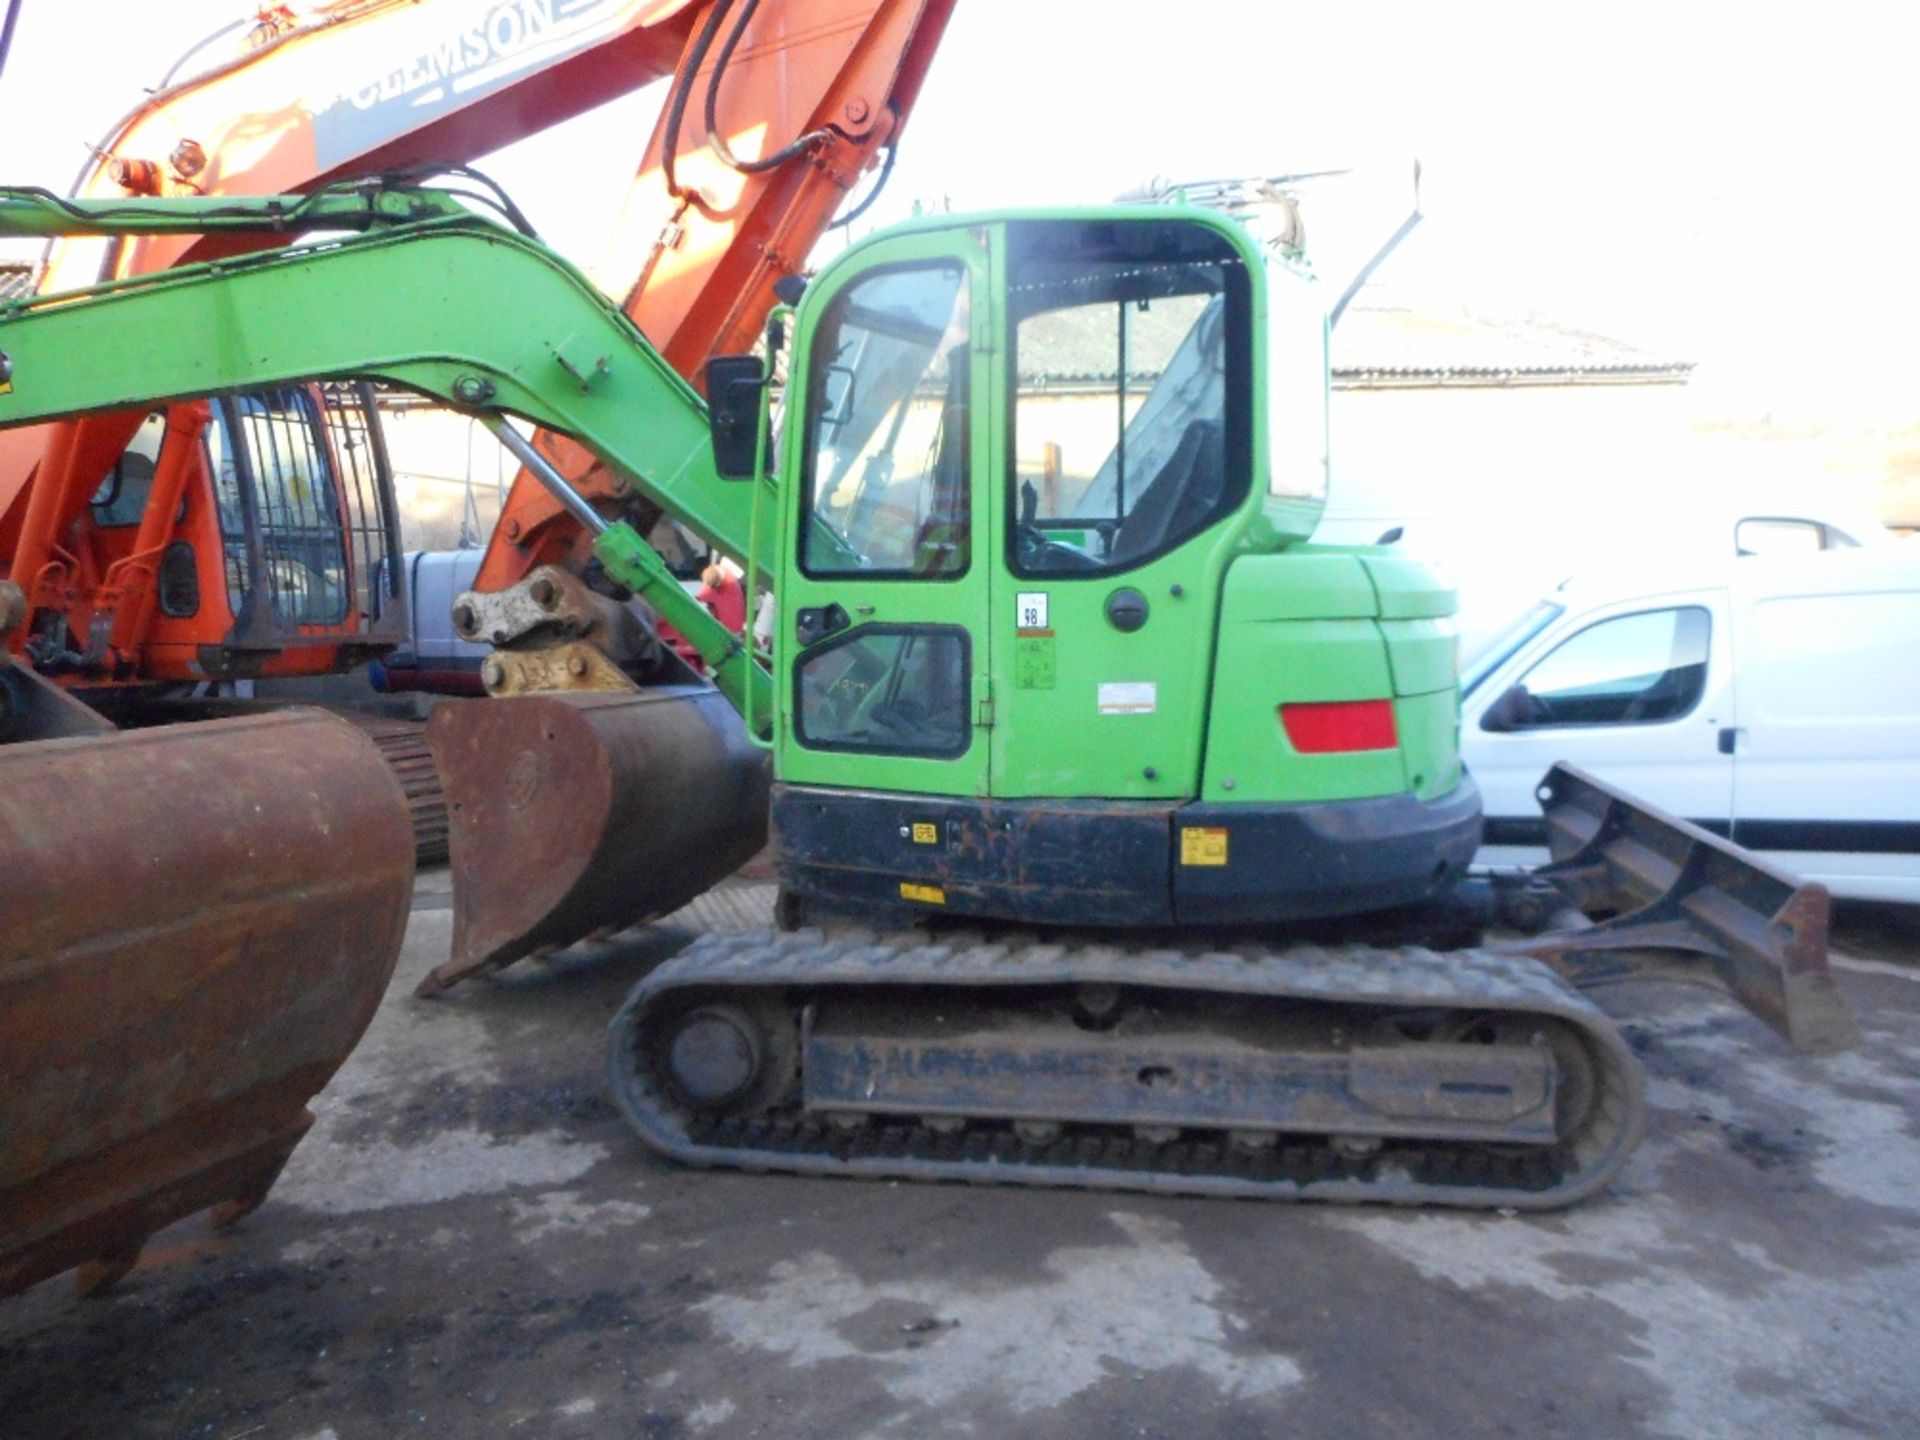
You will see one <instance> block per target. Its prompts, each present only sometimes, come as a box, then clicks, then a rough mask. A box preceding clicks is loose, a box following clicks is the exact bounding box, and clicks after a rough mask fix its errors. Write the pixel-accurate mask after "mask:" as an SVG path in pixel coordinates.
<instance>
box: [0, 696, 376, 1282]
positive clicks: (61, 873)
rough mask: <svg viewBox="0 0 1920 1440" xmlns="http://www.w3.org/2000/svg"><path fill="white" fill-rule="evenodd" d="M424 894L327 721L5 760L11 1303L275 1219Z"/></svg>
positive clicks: (345, 737)
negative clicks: (183, 1241)
mask: <svg viewBox="0 0 1920 1440" xmlns="http://www.w3.org/2000/svg"><path fill="white" fill-rule="evenodd" d="M412 881H413V842H412V837H411V834H410V831H409V827H408V823H407V804H406V799H405V797H404V796H403V795H402V793H401V790H400V786H399V785H398V784H397V783H396V782H395V781H394V779H393V777H392V775H391V774H390V773H389V771H388V769H387V767H386V765H385V764H384V763H383V762H382V761H381V758H380V754H379V751H378V750H377V749H375V747H374V745H373V744H372V743H371V742H370V741H369V740H368V739H367V738H366V737H365V736H363V735H362V734H361V733H360V732H359V731H358V730H356V729H355V728H354V727H353V726H351V725H349V724H347V723H346V722H345V721H342V720H339V719H337V718H335V717H333V716H329V715H325V714H322V713H320V712H317V711H295V710H288V711H282V712H278V713H274V714H266V715H258V716H252V717H248V718H244V719H228V720H210V721H207V722H205V723H204V724H195V725H179V726H162V727H158V728H155V729H150V730H138V731H128V732H122V733H118V734H100V735H85V736H78V737H75V738H70V739H55V740H38V741H29V742H26V743H21V744H15V745H6V746H0V917H4V923H0V1137H4V1138H3V1139H0V1295H6V1294H13V1293H15V1292H18V1291H20V1290H23V1289H25V1288H26V1287H27V1286H29V1285H32V1284H35V1283H36V1282H38V1281H40V1280H42V1279H45V1278H46V1277H48V1276H50V1275H55V1274H58V1273H60V1272H61V1271H63V1270H67V1269H69V1268H71V1267H73V1266H76V1265H79V1266H82V1267H83V1269H82V1271H81V1274H80V1281H81V1288H82V1289H83V1291H84V1290H90V1289H94V1288H97V1287H98V1286H99V1285H101V1284H104V1283H107V1282H110V1281H111V1280H112V1279H114V1278H115V1277H117V1276H118V1275H119V1274H121V1273H123V1272H124V1271H125V1270H126V1269H127V1268H129V1267H130V1266H131V1265H132V1264H133V1262H134V1260H135V1258H136V1257H137V1256H138V1254H139V1252H140V1248H141V1246H142V1245H143V1244H144V1243H145V1241H146V1239H147V1237H148V1236H149V1235H151V1234H152V1233H153V1232H154V1231H156V1230H158V1229H160V1228H161V1227H163V1226H165V1225H168V1224H171V1223H172V1222H173V1221H175V1220H177V1219H179V1218H181V1217H183V1216H185V1215H189V1214H191V1213H193V1212H194V1211H197V1210H200V1209H203V1208H205V1207H207V1206H210V1205H211V1206H217V1207H219V1208H218V1209H217V1210H216V1219H217V1220H231V1219H235V1218H238V1217H239V1216H240V1215H242V1214H245V1213H246V1212H247V1211H248V1210H250V1209H252V1208H253V1207H254V1206H256V1205H258V1204H259V1203H260V1202H261V1201H262V1200H263V1199H264V1198H265V1197H266V1194H267V1191H268V1189H269V1188H270V1187H271V1186H272V1184H273V1182H274V1179H275V1177H276V1176H277V1175H278V1174H279V1172H280V1168H281V1166H282V1165H283V1164H284V1163H285V1162H286V1159H287V1156H288V1154H289V1153H290V1152H291V1151H292V1149H293V1147H294V1145H295V1144H296V1143H298V1141H299V1139H300V1137H301V1135H302V1134H303V1133H304V1132H305V1131H306V1129H307V1127H308V1125H310V1124H311V1123H312V1121H313V1115H312V1113H311V1112H310V1111H309V1110H308V1109H307V1101H308V1100H309V1099H310V1098H311V1097H312V1096H313V1095H314V1093H315V1092H316V1091H318V1090H319V1089H320V1088H321V1086H323V1085H325V1084H326V1083H327V1080H328V1079H329V1078H330V1077H331V1076H332V1075H333V1073H334V1071H335V1070H337V1069H338V1068H339V1066H340V1064H341V1062H342V1061H343V1060H345V1059H346V1057H347V1054H348V1052H349V1051H351V1050H352V1049H353V1046H354V1044H355V1042H357V1041H358V1040H359V1038H360V1035H361V1032H362V1031H364V1030H365V1029H366V1026H367V1022H368V1021H369V1020H370V1019H371V1018H372V1016H373V1012H374V1008H375V1006H376V1005H378V1003H379V1001H380V997H381V995H382V993H383V992H384V990H385V988H386V985H387V981H388V979H389V978H390V977H391V975H392V973H393V966H394V962H395V960H396V959H397V958H398V956H399V952H400V940H401V936H402V933H403V932H404V930H405V928H406V922H407V912H408V906H409V901H410V898H411V894H412Z"/></svg>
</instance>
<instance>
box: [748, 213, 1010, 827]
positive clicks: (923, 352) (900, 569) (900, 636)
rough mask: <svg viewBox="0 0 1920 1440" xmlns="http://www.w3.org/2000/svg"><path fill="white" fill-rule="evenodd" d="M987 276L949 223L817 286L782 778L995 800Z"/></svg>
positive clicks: (977, 244)
mask: <svg viewBox="0 0 1920 1440" xmlns="http://www.w3.org/2000/svg"><path fill="white" fill-rule="evenodd" d="M987 273H988V272H987V250H986V246H985V243H984V240H983V239H982V238H981V237H980V236H979V234H978V233H977V232H974V231H959V232H952V231H949V232H944V233H941V234H938V235H922V236H903V237H900V238H899V239H897V240H894V241H892V242H888V243H883V244H881V245H876V246H872V247H868V248H865V249H863V250H862V251H860V252H859V258H858V260H857V261H856V262H854V263H853V264H852V265H851V267H841V268H838V269H836V270H833V271H829V272H828V274H826V275H825V276H823V277H822V278H821V279H820V280H819V281H817V282H816V285H820V286H826V287H830V288H829V289H828V290H827V291H825V292H822V293H823V298H821V299H820V300H819V302H818V304H819V308H817V309H814V308H811V307H809V310H808V321H809V323H808V324H807V325H806V326H803V328H802V330H801V332H800V333H799V335H798V337H797V354H796V357H795V359H796V369H795V374H794V378H793V385H792V390H791V392H790V393H791V394H793V395H794V396H796V397H798V398H799V399H800V401H801V414H800V417H799V419H798V422H797V425H794V426H790V428H789V435H790V436H795V435H797V450H796V452H795V453H793V454H791V455H789V457H788V476H789V478H790V481H791V482H792V483H790V484H788V485H787V486H785V487H783V488H784V492H785V494H786V496H787V508H786V515H785V525H784V527H783V528H784V531H785V534H784V537H783V542H782V543H783V544H784V545H785V546H786V547H788V548H787V556H786V558H787V560H788V562H789V563H787V564H786V565H784V566H782V567H781V568H782V571H783V574H782V577H781V582H780V586H779V599H778V605H777V609H776V614H777V616H778V620H777V626H776V632H775V637H776V638H775V642H774V658H775V673H776V675H777V676H778V677H779V684H780V685H781V686H782V687H783V689H784V692H785V693H784V694H783V696H782V701H783V703H782V705H781V707H780V710H781V717H780V727H779V739H778V746H779V752H778V762H779V764H778V769H779V775H780V778H781V779H782V780H783V781H786V782H789V783H799V784H810V785H834V786H848V787H860V788H870V789H881V790H898V791H909V792H917V793H924V794H943V795H981V794H985V793H986V787H987V746H986V744H985V742H984V740H983V739H982V731H981V729H980V721H981V720H982V719H984V718H987V717H986V716H985V715H984V714H983V710H982V701H983V700H984V699H985V691H986V680H985V677H986V672H987V667H988V654H987V636H986V633H985V629H984V627H983V625H982V621H983V619H984V617H985V614H986V608H987V594H988V584H987V571H988V567H987V566H986V565H985V564H984V563H983V558H982V557H983V555H984V553H985V542H986V517H985V515H984V513H983V512H984V511H985V509H986V508H987V507H985V506H982V505H978V504H976V503H974V502H975V483H974V470H975V465H976V462H977V457H979V456H981V455H983V454H984V453H985V452H986V448H987V447H986V443H985V435H984V426H985V423H986V421H985V416H984V414H983V411H982V407H980V406H976V405H975V404H974V403H973V397H974V396H975V395H976V394H979V393H983V392H984V390H985V381H984V378H983V377H984V373H985V368H986V364H987V355H986V352H987V350H988V349H989V346H988V345H987V343H986V335H987V329H986V324H987V316H986V314H985V312H986V310H987V308H988V307H987V305H986V304H985V295H986V280H987ZM812 298H814V297H810V299H812ZM787 443H788V444H789V445H794V444H796V440H794V439H789V440H788V441H787Z"/></svg>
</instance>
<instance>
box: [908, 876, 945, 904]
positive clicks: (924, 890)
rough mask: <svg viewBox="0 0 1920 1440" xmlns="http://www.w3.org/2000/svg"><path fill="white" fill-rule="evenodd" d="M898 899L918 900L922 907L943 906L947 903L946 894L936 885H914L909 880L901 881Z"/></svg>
mask: <svg viewBox="0 0 1920 1440" xmlns="http://www.w3.org/2000/svg"><path fill="white" fill-rule="evenodd" d="M900 898H901V899H902V900H918V901H919V902H920V903H921V904H922V905H944V904H946V903H947V892H946V891H944V890H942V889H941V888H940V887H939V886H938V885H916V884H914V883H913V882H912V881H911V880H902V881H901V882H900Z"/></svg>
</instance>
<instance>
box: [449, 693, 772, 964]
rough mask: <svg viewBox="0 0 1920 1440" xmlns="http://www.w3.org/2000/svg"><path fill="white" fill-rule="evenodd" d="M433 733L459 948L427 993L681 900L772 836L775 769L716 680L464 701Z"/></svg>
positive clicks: (641, 917)
mask: <svg viewBox="0 0 1920 1440" xmlns="http://www.w3.org/2000/svg"><path fill="white" fill-rule="evenodd" d="M427 743H428V745H429V746H431V747H432V750H433V758H434V763H435V764H436V765H437V766H438V767H439V770H440V777H441V782H442V784H443V785H444V787H445V789H446V794H447V804H448V824H449V836H448V839H449V842H450V848H451V850H452V870H453V958H452V959H451V960H449V961H448V962H447V963H446V964H444V965H442V966H440V967H439V968H438V969H436V970H435V971H434V972H433V973H432V974H431V975H429V976H428V977H427V979H426V980H424V981H422V982H421V985H420V988H419V992H418V993H420V994H422V995H430V994H433V993H435V992H437V991H439V990H442V989H444V988H446V987H447V986H448V985H451V984H452V983H453V982H454V981H456V980H459V979H461V978H462V977H464V976H467V975H471V974H473V973H475V972H477V971H482V970H489V969H495V968H498V967H500V966H502V965H507V964H511V963H512V962H513V961H515V960H518V959H520V958H521V957H523V956H526V955H532V954H534V953H536V952H540V951H544V950H550V949H553V948H556V947H558V946H561V945H568V944H571V943H573V942H574V941H576V940H580V939H583V938H585V937H586V936H588V935H592V934H596V933H601V932H605V931H609V930H614V929H620V928H623V927H625V926H628V925H634V924H638V923H639V922H641V921H643V920H646V919H649V918H651V917H653V916H656V915H663V914H666V913H667V912H668V911H671V910H675V909H678V908H679V907H680V906H681V905H683V904H685V903H686V902H687V901H689V900H691V899H692V898H693V897H694V896H696V895H698V894H700V893H701V892H702V891H704V890H706V889H708V888H710V887H711V886H713V885H714V884H716V883H717V882H718V881H720V880H721V879H723V878H724V877H726V876H727V875H730V874H732V873H733V871H735V870H737V869H739V868H740V866H741V865H743V864H745V863H746V862H747V861H748V860H749V859H751V858H752V857H753V856H754V854H755V853H756V852H758V851H759V850H760V848H761V847H762V846H763V845H765V844H766V835H767V770H766V763H765V760H764V758H763V757H762V755H761V754H760V752H759V751H758V750H756V749H755V748H754V747H753V745H752V743H751V741H749V740H748V738H747V734H746V730H745V728H744V727H743V726H742V725H741V723H740V718H739V716H738V715H736V714H735V713H734V710H733V708H732V706H730V705H729V704H728V703H727V700H726V698H725V697H724V696H723V695H721V694H720V693H719V692H718V691H717V690H712V689H708V688H706V687H693V686H662V687H659V688H656V689H651V690H645V691H641V692H639V693H637V694H619V695H612V694H564V695H522V696H516V697H513V698H511V699H496V700H453V701H448V702H446V703H444V704H442V705H441V706H439V707H438V708H437V709H436V710H435V711H434V712H433V717H432V719H431V720H430V721H429V722H428V725H427Z"/></svg>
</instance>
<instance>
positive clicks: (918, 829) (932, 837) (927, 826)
mask: <svg viewBox="0 0 1920 1440" xmlns="http://www.w3.org/2000/svg"><path fill="white" fill-rule="evenodd" d="M913 843H914V844H916V845H938V844H939V843H940V827H939V826H938V825H934V824H931V823H929V822H928V821H925V820H916V821H914V822H913Z"/></svg>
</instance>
